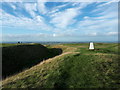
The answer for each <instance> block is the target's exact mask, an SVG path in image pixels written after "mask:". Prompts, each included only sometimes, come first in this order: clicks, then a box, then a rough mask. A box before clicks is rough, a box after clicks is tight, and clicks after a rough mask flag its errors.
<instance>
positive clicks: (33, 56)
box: [2, 44, 62, 78]
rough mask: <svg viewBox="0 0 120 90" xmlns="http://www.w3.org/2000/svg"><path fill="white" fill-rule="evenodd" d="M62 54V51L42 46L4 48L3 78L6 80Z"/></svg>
mask: <svg viewBox="0 0 120 90" xmlns="http://www.w3.org/2000/svg"><path fill="white" fill-rule="evenodd" d="M60 53H62V51H61V49H56V48H52V49H48V48H46V47H44V46H43V45H41V44H36V45H16V46H9V47H3V48H2V69H3V70H2V71H3V72H2V76H3V78H5V77H6V76H9V75H12V74H15V73H18V72H20V71H22V70H23V69H26V68H29V67H31V66H33V65H36V64H37V63H39V62H40V61H42V60H45V59H48V58H50V57H53V56H55V55H58V54H60Z"/></svg>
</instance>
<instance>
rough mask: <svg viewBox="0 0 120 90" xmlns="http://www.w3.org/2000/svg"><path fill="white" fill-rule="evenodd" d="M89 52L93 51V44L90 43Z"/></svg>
mask: <svg viewBox="0 0 120 90" xmlns="http://www.w3.org/2000/svg"><path fill="white" fill-rule="evenodd" d="M89 50H94V44H93V42H90V46H89Z"/></svg>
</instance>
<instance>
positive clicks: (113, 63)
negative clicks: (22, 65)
mask: <svg viewBox="0 0 120 90" xmlns="http://www.w3.org/2000/svg"><path fill="white" fill-rule="evenodd" d="M88 46H89V44H88V43H82V44H64V45H53V46H47V47H49V48H51V47H52V48H53V47H59V48H60V47H61V48H62V49H63V50H64V51H65V53H66V52H72V53H71V54H64V53H63V55H61V56H58V57H57V58H53V59H50V60H49V59H48V60H47V61H44V62H43V64H38V65H37V66H34V67H32V68H30V69H27V70H25V71H23V72H21V73H19V74H17V75H14V76H12V77H9V78H7V79H6V80H4V81H3V88H120V86H119V82H120V80H119V77H120V74H119V72H120V71H119V66H118V64H119V60H118V52H119V51H118V44H115V43H114V44H108V43H96V44H95V47H96V50H95V51H90V50H88ZM74 48H75V49H74ZM64 51H63V52H64Z"/></svg>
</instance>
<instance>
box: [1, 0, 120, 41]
mask: <svg viewBox="0 0 120 90" xmlns="http://www.w3.org/2000/svg"><path fill="white" fill-rule="evenodd" d="M0 4H1V5H2V7H0V23H1V24H0V28H1V29H2V35H0V37H1V38H0V41H3V42H5V41H117V39H118V3H117V2H37V1H36V2H0Z"/></svg>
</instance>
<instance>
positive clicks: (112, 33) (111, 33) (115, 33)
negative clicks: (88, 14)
mask: <svg viewBox="0 0 120 90" xmlns="http://www.w3.org/2000/svg"><path fill="white" fill-rule="evenodd" d="M106 35H109V36H113V35H118V32H108V33H107V34H106Z"/></svg>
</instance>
